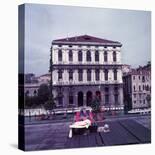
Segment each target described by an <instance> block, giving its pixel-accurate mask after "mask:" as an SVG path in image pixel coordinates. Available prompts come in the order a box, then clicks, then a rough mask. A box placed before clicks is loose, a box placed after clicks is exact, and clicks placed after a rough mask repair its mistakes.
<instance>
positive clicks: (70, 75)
mask: <svg viewBox="0 0 155 155" xmlns="http://www.w3.org/2000/svg"><path fill="white" fill-rule="evenodd" d="M69 80H73V71H69Z"/></svg>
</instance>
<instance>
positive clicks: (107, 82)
mask: <svg viewBox="0 0 155 155" xmlns="http://www.w3.org/2000/svg"><path fill="white" fill-rule="evenodd" d="M101 84H122V82H119V81H73V80H70V81H65V82H64V81H57V82H54V83H53V85H55V86H57V85H101Z"/></svg>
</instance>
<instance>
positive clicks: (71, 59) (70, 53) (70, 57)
mask: <svg viewBox="0 0 155 155" xmlns="http://www.w3.org/2000/svg"><path fill="white" fill-rule="evenodd" d="M69 61H73V52H72V50H69Z"/></svg>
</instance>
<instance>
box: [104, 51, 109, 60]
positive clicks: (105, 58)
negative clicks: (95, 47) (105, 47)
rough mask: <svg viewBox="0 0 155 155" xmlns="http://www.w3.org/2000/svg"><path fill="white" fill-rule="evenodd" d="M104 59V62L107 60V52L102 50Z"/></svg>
mask: <svg viewBox="0 0 155 155" xmlns="http://www.w3.org/2000/svg"><path fill="white" fill-rule="evenodd" d="M104 61H105V62H107V61H108V53H107V51H105V52H104Z"/></svg>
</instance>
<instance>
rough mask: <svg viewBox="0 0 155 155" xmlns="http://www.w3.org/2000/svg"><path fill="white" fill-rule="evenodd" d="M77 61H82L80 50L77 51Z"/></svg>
mask: <svg viewBox="0 0 155 155" xmlns="http://www.w3.org/2000/svg"><path fill="white" fill-rule="evenodd" d="M78 61H80V62H81V61H82V51H81V50H80V51H79V52H78Z"/></svg>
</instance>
